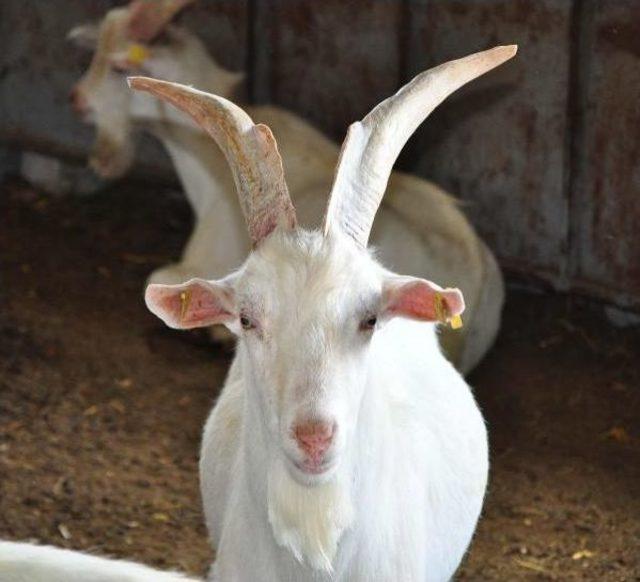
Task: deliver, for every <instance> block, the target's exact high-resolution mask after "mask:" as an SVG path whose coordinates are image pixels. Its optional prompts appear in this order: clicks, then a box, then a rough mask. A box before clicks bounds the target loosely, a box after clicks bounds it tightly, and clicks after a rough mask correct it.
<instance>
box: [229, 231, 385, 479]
mask: <svg viewBox="0 0 640 582" xmlns="http://www.w3.org/2000/svg"><path fill="white" fill-rule="evenodd" d="M236 285H237V287H236V297H237V310H238V318H239V319H238V321H239V322H240V326H239V327H236V328H235V331H236V333H238V335H239V337H240V353H241V354H243V356H242V357H244V358H245V359H246V363H247V367H246V369H247V370H249V371H250V374H251V376H252V378H251V382H250V386H251V387H252V389H253V390H255V391H256V394H254V395H253V396H254V398H255V399H256V401H257V402H259V403H260V407H259V410H260V413H261V415H262V418H263V423H264V427H265V429H266V430H267V431H268V433H269V442H271V443H277V444H276V445H275V446H276V448H277V450H274V451H273V454H274V455H281V456H282V460H283V461H284V462H285V465H286V466H287V468H288V469H289V472H290V473H291V475H292V476H293V477H294V478H295V479H296V480H297V481H298V482H300V483H303V484H314V483H318V482H322V481H324V480H326V479H327V478H328V477H329V476H330V475H331V474H332V473H333V472H334V470H335V469H336V467H337V466H338V465H339V464H340V463H341V461H342V460H343V457H344V456H345V451H348V450H349V442H350V439H351V436H352V434H353V432H354V428H355V425H356V423H357V418H358V411H359V409H360V402H361V399H362V394H363V387H364V385H365V382H366V377H367V354H368V346H369V343H370V341H371V339H372V337H373V334H374V331H375V329H376V326H377V324H376V318H377V314H378V311H379V308H380V297H381V279H380V274H379V268H377V265H376V264H375V262H374V261H372V260H371V259H370V258H369V256H368V255H367V254H366V253H364V252H362V251H360V250H359V249H357V248H356V246H355V245H354V244H352V243H351V241H346V240H345V241H344V244H338V242H337V241H335V240H334V239H325V238H323V237H322V236H321V235H320V234H319V233H307V232H304V231H297V232H295V233H293V234H287V235H285V234H284V233H283V234H280V235H277V236H273V237H270V238H269V239H268V240H267V241H265V243H264V244H263V245H262V246H261V247H260V248H259V249H258V250H257V251H256V252H255V253H253V254H252V256H251V257H250V259H249V260H248V261H247V264H246V266H245V268H244V270H243V271H242V273H241V275H240V276H239V278H238V282H237V284H236Z"/></svg>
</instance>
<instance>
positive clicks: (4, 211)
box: [0, 181, 640, 582]
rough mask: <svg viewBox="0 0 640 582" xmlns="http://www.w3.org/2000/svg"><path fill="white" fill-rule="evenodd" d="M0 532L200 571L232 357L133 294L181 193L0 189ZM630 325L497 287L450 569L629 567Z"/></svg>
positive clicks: (638, 367)
mask: <svg viewBox="0 0 640 582" xmlns="http://www.w3.org/2000/svg"><path fill="white" fill-rule="evenodd" d="M0 216H1V217H2V218H1V219H0V221H1V222H0V224H1V226H0V248H1V249H2V251H1V254H0V261H1V276H2V282H3V285H2V291H1V292H2V296H0V299H1V300H2V309H1V310H0V538H10V539H22V540H24V539H32V540H38V541H41V542H47V543H52V544H56V545H59V546H66V547H71V548H82V549H89V550H91V551H95V552H98V553H101V554H109V555H113V556H121V557H129V558H135V559H137V560H140V561H144V562H146V563H149V564H154V565H156V566H160V567H175V568H181V569H184V570H187V571H189V572H193V573H203V572H204V569H205V565H206V564H207V562H208V561H209V560H210V559H211V553H210V551H209V549H208V546H207V541H206V533H205V529H204V526H203V523H202V515H201V511H200V500H199V495H198V486H197V451H198V446H199V438H200V429H201V426H202V425H203V422H204V419H205V416H206V414H207V411H208V409H209V407H210V406H211V403H212V402H213V400H214V398H215V396H216V390H217V387H218V386H219V385H220V382H221V380H222V378H223V374H224V371H225V368H226V366H227V364H228V356H225V355H224V354H221V353H220V351H219V350H217V349H216V348H214V347H211V346H210V345H208V343H207V342H206V341H205V338H204V336H203V335H202V334H199V333H183V334H179V333H177V332H171V331H169V330H166V329H163V328H162V327H161V325H160V323H159V322H158V321H157V320H155V319H154V318H153V317H152V316H151V315H150V314H148V313H147V312H146V310H145V308H144V305H143V303H142V301H141V290H142V287H143V282H144V279H145V276H146V275H147V274H148V272H149V271H150V270H151V269H152V268H154V267H155V266H157V265H160V264H162V263H164V262H165V261H167V260H169V259H170V258H171V257H174V256H175V255H176V251H177V249H179V248H180V244H181V241H182V240H183V238H184V236H185V233H186V232H187V231H188V227H189V214H188V209H187V207H186V203H184V202H182V201H181V200H180V199H179V198H178V197H171V196H167V195H166V193H165V192H162V191H160V190H158V189H157V188H141V187H140V186H139V185H138V186H136V185H118V186H117V187H114V188H113V189H112V190H111V191H110V192H107V193H104V194H101V195H96V196H94V197H92V198H86V199H69V198H67V199H59V200H55V199H51V198H48V197H46V196H43V195H41V194H40V193H38V192H36V191H34V190H33V189H32V188H30V187H28V186H26V185H24V184H22V183H21V182H18V181H11V182H8V183H5V184H4V185H3V186H2V187H1V189H0ZM639 362H640V331H638V330H635V331H633V330H627V331H620V330H615V329H613V328H611V327H609V326H608V325H607V324H606V322H605V321H604V320H602V319H601V318H600V316H599V310H597V309H595V308H593V307H589V306H588V305H586V304H585V303H584V302H581V301H579V300H575V299H574V300H570V299H568V298H566V297H561V296H553V295H534V294H529V293H524V292H520V291H517V292H511V293H510V296H509V300H508V305H507V309H506V314H505V324H504V331H503V333H502V336H501V337H500V340H499V341H498V344H497V346H496V348H495V350H494V351H493V353H492V354H491V355H490V357H488V358H487V360H486V361H485V362H484V364H483V365H482V366H481V367H480V369H478V370H477V371H476V372H475V373H474V374H473V376H472V378H471V382H472V384H473V385H474V386H475V389H476V394H477V397H478V400H479V401H480V403H481V406H482V408H483V410H484V412H485V415H486V417H487V421H488V425H489V430H490V436H491V442H492V451H493V452H492V457H493V468H492V475H491V485H490V490H489V496H488V499H487V503H486V509H485V512H484V517H483V519H482V521H481V524H480V527H479V529H478V533H477V536H476V539H475V542H474V544H473V546H472V549H471V552H470V555H469V558H468V559H467V561H466V563H465V564H464V567H463V569H462V571H461V574H460V579H462V580H471V581H483V580H500V581H509V582H510V581H514V580H563V581H564V580H597V581H605V580H606V581H608V580H640V432H638V431H639V428H638V426H639V425H638V419H639V418H640V363H639Z"/></svg>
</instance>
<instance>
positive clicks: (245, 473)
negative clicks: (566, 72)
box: [0, 47, 515, 582]
mask: <svg viewBox="0 0 640 582" xmlns="http://www.w3.org/2000/svg"><path fill="white" fill-rule="evenodd" d="M514 54H515V47H497V48H495V49H491V50H488V51H484V52H481V53H477V54H475V55H471V56H469V57H466V58H464V59H460V60H457V61H452V62H450V63H446V64H445V65H442V66H440V67H437V68H435V69H432V70H430V71H427V72H425V73H423V74H421V75H419V76H418V77H416V78H415V79H414V80H413V81H412V82H411V83H409V84H408V85H407V86H406V87H404V88H403V89H402V90H401V91H399V92H398V94H396V95H395V96H394V97H392V98H390V99H388V100H386V101H385V102H383V103H382V104H380V105H379V106H378V107H376V108H375V109H374V110H373V111H372V112H371V113H370V114H369V115H368V116H367V117H365V119H364V120H363V121H362V122H358V123H355V124H353V125H352V126H351V127H350V129H349V133H348V135H347V139H346V140H345V143H344V145H343V149H342V155H341V157H340V162H339V164H338V168H337V172H336V178H335V182H334V184H333V187H332V190H331V195H330V198H329V204H328V206H327V211H326V215H325V219H324V227H323V229H322V231H321V232H318V231H306V230H303V229H301V228H298V227H297V220H296V214H295V211H294V207H293V204H292V203H291V200H290V198H289V194H288V190H287V186H286V183H285V179H284V172H283V165H282V160H281V158H280V155H279V153H278V150H277V147H276V142H275V139H274V137H273V134H272V133H271V131H270V130H269V128H268V127H266V126H265V125H254V124H253V121H252V120H251V118H250V117H249V116H248V115H247V114H246V113H245V112H244V111H242V110H241V109H240V108H238V107H237V106H235V105H233V104H232V103H230V102H229V101H227V100H225V99H223V98H220V97H216V96H213V95H208V94H206V93H202V92H200V91H196V90H194V89H190V88H188V87H185V86H181V85H177V84H173V83H167V82H163V81H156V80H153V79H145V78H134V79H133V80H132V86H133V87H135V88H137V89H141V90H145V91H149V92H152V93H154V94H156V95H158V96H160V97H162V98H163V99H166V100H167V101H169V102H171V103H173V104H174V105H177V106H178V107H180V108H182V109H183V110H184V111H186V112H187V113H189V114H190V115H192V116H193V117H194V119H195V120H196V121H197V122H198V123H200V124H202V125H203V126H204V127H205V128H206V130H207V131H208V132H209V133H210V134H211V135H212V137H214V139H215V140H216V141H217V143H218V145H219V146H220V148H221V149H222V150H223V151H224V153H225V156H226V157H227V159H228V161H229V164H230V166H231V168H232V172H233V176H234V181H235V183H236V186H237V189H238V193H239V196H240V202H241V207H242V210H243V213H244V215H245V218H246V221H247V225H248V230H249V235H250V238H251V241H252V243H253V247H254V250H253V251H252V252H251V254H250V255H249V257H248V259H247V260H246V261H245V263H244V264H243V265H242V267H241V268H240V269H239V270H238V271H236V272H234V273H232V274H231V275H229V276H227V277H226V278H224V279H221V280H217V281H206V280H197V279H194V280H191V281H189V282H187V283H184V284H181V285H162V284H152V285H150V286H149V287H148V289H147V293H146V301H147V305H148V306H149V308H150V309H151V310H152V311H153V312H154V313H156V314H157V315H158V316H159V317H161V318H162V319H163V320H164V321H165V322H166V323H167V324H168V325H170V326H171V327H175V328H182V329H185V328H193V327H199V326H208V325H211V324H213V323H222V324H224V325H226V326H227V327H228V328H229V329H230V330H231V331H232V332H234V333H235V334H237V335H238V336H239V338H240V341H239V343H238V350H237V354H236V357H235V360H234V362H233V365H232V368H231V370H230V372H229V376H228V379H227V382H226V384H225V387H224V389H223V392H222V395H221V397H220V400H219V402H218V403H217V405H216V406H215V408H214V410H213V412H212V413H211V415H210V417H209V420H208V421H207V425H206V427H205V432H204V438H203V446H202V456H201V483H202V494H203V502H204V506H205V513H206V517H207V525H208V527H209V532H210V536H211V540H212V542H213V544H214V545H215V546H216V547H217V558H216V562H215V564H214V566H213V568H212V571H211V574H210V578H209V579H210V580H211V581H214V580H216V581H225V582H226V581H235V580H237V581H254V580H269V581H270V580H274V581H275V580H278V581H286V580H292V581H293V580H295V581H297V582H304V581H305V580H309V581H311V580H313V581H318V580H343V581H347V580H348V581H351V582H358V581H372V580H376V581H384V580H388V581H394V582H395V581H397V580H403V581H404V580H406V581H425V580H428V581H432V580H433V581H446V580H448V579H450V578H451V576H452V575H453V574H454V572H455V570H456V568H457V567H458V564H459V563H460V560H461V559H462V557H463V555H464V552H465V551H466V548H467V546H468V544H469V542H470V539H471V536H472V534H473V531H474V529H475V526H476V522H477V519H478V516H479V514H480V510H481V506H482V501H483V498H484V492H485V487H486V480H487V471H488V458H487V440H486V431H485V427H484V422H483V419H482V416H481V414H480V411H479V410H478V408H477V406H476V404H475V402H474V399H473V396H472V395H471V391H470V390H469V387H468V386H467V385H466V383H465V381H464V380H463V378H462V377H461V376H460V374H459V373H458V372H456V371H455V369H454V368H453V366H452V365H451V364H450V363H449V362H448V361H447V360H446V359H445V358H444V357H443V356H442V354H441V353H440V349H439V346H438V343H437V339H436V330H435V324H436V323H438V322H440V323H445V322H447V321H451V320H452V319H453V318H455V317H457V316H458V315H459V314H460V313H462V311H463V310H464V301H463V298H462V294H461V293H460V291H459V290H457V289H442V288H441V287H439V286H437V285H435V284H434V283H432V282H430V281H427V280H425V279H417V278H414V277H401V276H398V275H395V274H394V273H392V272H390V271H388V270H386V269H385V268H383V267H382V266H381V265H380V264H379V263H378V262H377V261H376V260H375V259H374V258H373V257H372V256H371V255H370V254H369V253H368V252H367V250H366V246H367V241H368V238H369V234H370V230H371V226H372V223H373V218H374V215H375V213H376V210H377V208H378V206H379V204H380V201H381V199H382V196H383V194H384V190H385V188H386V182H387V180H388V177H389V174H390V171H391V167H392V165H393V163H394V161H395V159H396V157H397V155H398V153H399V152H400V149H401V148H402V146H403V144H404V143H405V142H406V140H407V139H408V138H409V136H410V135H411V133H412V132H413V131H414V130H415V128H416V127H417V125H418V124H419V123H420V122H421V121H422V120H423V119H424V118H425V117H427V116H428V115H429V113H430V112H431V111H432V110H433V109H434V107H435V106H437V104H438V103H440V102H441V101H442V100H443V99H445V98H446V97H447V95H449V94H450V93H452V92H453V91H455V90H456V89H457V88H459V87H460V86H461V85H463V84H464V83H466V82H468V81H469V80H471V79H473V78H475V77H477V76H479V75H481V74H483V73H485V72H486V71H488V70H490V69H492V68H494V67H495V66H497V65H499V64H501V63H503V62H504V61H506V60H507V59H509V58H511V57H512V56H513V55H514ZM374 170H375V171H374ZM43 564H44V565H45V567H46V571H45V570H43V568H42V566H43ZM0 572H1V573H2V574H3V576H4V577H3V580H6V581H7V582H18V581H20V582H22V581H25V580H45V579H46V580H47V581H48V582H61V581H62V580H65V581H67V580H76V581H83V582H84V581H86V582H88V581H89V580H92V581H95V580H98V581H105V582H107V581H109V582H110V581H112V580H116V579H119V580H130V581H131V582H133V581H140V582H142V581H147V580H152V579H153V580H167V582H169V581H172V580H176V581H178V580H180V579H182V578H180V577H179V575H173V574H162V573H153V572H152V571H149V570H148V569H146V568H144V567H141V566H138V565H135V564H132V563H122V562H120V563H117V562H109V561H105V560H101V559H97V558H93V557H88V556H84V555H81V554H76V553H72V552H66V551H61V550H53V549H51V548H38V547H33V546H28V545H24V544H12V543H0ZM31 572H36V573H39V574H40V575H41V576H42V577H41V578H35V577H30V576H31V574H30V573H31ZM5 573H6V575H5Z"/></svg>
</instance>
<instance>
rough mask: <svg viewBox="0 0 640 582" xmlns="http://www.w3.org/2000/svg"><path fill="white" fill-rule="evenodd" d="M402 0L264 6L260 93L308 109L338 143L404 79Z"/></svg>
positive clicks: (275, 1) (258, 47)
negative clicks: (400, 68)
mask: <svg viewBox="0 0 640 582" xmlns="http://www.w3.org/2000/svg"><path fill="white" fill-rule="evenodd" d="M401 15H402V3H401V2H399V1H397V0H362V1H359V2H344V0H323V1H322V2H318V1H317V0H297V1H295V2H292V1H287V0H264V1H261V2H259V3H257V6H256V18H257V20H256V23H255V32H256V35H255V57H256V58H255V79H254V83H255V85H254V92H253V93H254V95H253V96H254V98H255V100H256V101H258V102H263V103H264V102H271V103H276V104H278V105H282V106H284V107H287V108H289V109H292V110H293V111H296V112H298V113H300V114H301V115H302V116H303V117H305V118H306V119H308V120H310V121H311V122H313V123H315V124H316V125H317V126H318V127H319V128H321V129H323V130H324V131H325V132H327V134H328V135H330V136H332V137H333V138H335V139H337V140H340V141H341V140H342V139H343V138H344V135H345V132H346V128H347V126H348V125H349V123H351V122H352V121H355V120H356V119H359V118H361V117H362V116H363V115H364V114H366V113H367V111H368V110H369V109H370V108H371V107H372V106H374V105H375V104H376V103H377V102H378V101H380V100H381V99H383V98H385V97H387V96H388V95H389V94H391V93H393V92H394V91H395V90H396V88H397V86H398V80H399V73H398V63H399V60H400V56H399V42H398V35H399V26H400V21H401Z"/></svg>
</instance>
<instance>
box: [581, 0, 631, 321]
mask: <svg viewBox="0 0 640 582" xmlns="http://www.w3.org/2000/svg"><path fill="white" fill-rule="evenodd" d="M585 9H586V10H585V13H584V14H583V25H582V42H581V46H580V72H579V76H578V78H579V87H578V96H579V99H580V111H579V114H580V117H579V124H578V128H577V134H576V136H575V147H574V151H573V154H574V157H575V159H574V166H573V167H574V173H575V175H574V179H573V182H572V184H573V188H572V192H571V195H572V237H571V242H572V250H573V252H572V259H573V264H574V271H575V274H574V287H575V288H577V289H580V290H584V291H587V292H588V293H590V294H595V295H599V296H601V297H604V298H606V299H612V300H614V301H615V302H616V303H618V304H621V305H626V306H631V307H635V308H640V3H638V2H637V0H616V1H615V2H612V1H607V2H605V1H602V0H600V1H597V2H591V3H586V4H585Z"/></svg>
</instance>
